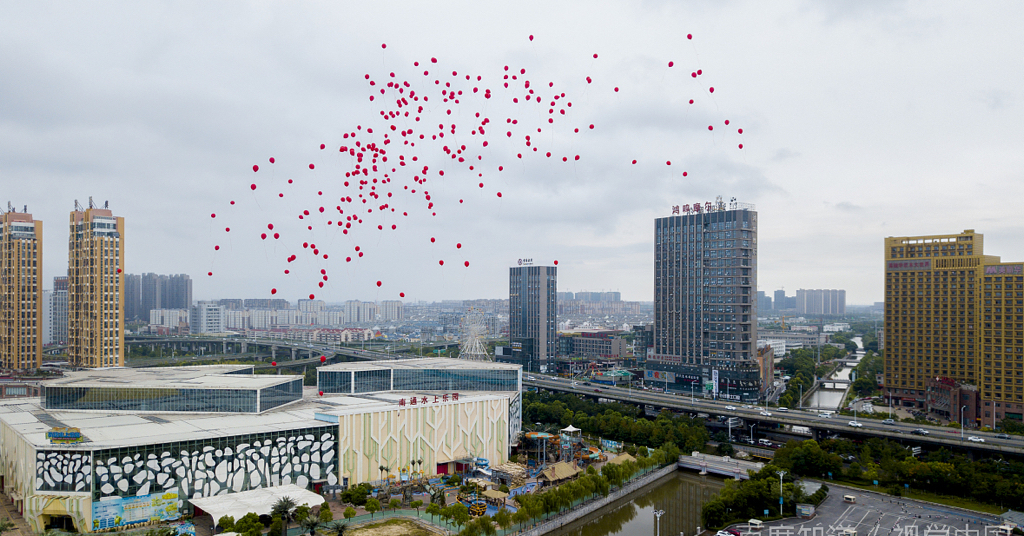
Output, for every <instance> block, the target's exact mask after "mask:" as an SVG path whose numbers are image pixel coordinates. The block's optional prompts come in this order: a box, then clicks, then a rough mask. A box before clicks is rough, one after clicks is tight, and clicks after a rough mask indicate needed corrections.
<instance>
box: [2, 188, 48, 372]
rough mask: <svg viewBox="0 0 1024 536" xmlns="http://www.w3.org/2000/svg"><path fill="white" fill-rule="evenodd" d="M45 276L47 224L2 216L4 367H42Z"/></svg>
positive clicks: (9, 214)
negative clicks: (43, 281)
mask: <svg viewBox="0 0 1024 536" xmlns="http://www.w3.org/2000/svg"><path fill="white" fill-rule="evenodd" d="M8 208H10V206H9V205H8ZM42 273H43V222H41V221H37V220H34V219H33V218H32V215H31V214H28V213H27V210H26V211H24V212H15V211H14V210H9V211H8V212H6V213H4V214H3V215H2V216H0V367H3V368H6V369H17V370H28V369H35V368H39V366H40V365H42V362H43V332H42V329H43V286H42V285H41V284H40V281H39V278H40V277H42Z"/></svg>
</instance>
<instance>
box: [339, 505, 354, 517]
mask: <svg viewBox="0 0 1024 536" xmlns="http://www.w3.org/2000/svg"><path fill="white" fill-rule="evenodd" d="M341 515H343V516H345V519H352V518H353V517H356V509H355V508H352V507H351V506H348V507H346V508H345V511H344V512H342V513H341Z"/></svg>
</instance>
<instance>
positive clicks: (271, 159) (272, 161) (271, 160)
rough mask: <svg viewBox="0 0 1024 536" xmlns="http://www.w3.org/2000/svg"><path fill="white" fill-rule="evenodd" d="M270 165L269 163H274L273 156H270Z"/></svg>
mask: <svg viewBox="0 0 1024 536" xmlns="http://www.w3.org/2000/svg"><path fill="white" fill-rule="evenodd" d="M270 163H271V164H273V163H274V157H273V156H271V157H270Z"/></svg>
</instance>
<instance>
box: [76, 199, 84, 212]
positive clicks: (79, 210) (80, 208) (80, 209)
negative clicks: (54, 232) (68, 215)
mask: <svg viewBox="0 0 1024 536" xmlns="http://www.w3.org/2000/svg"><path fill="white" fill-rule="evenodd" d="M84 210H85V209H84V208H82V205H81V204H80V203H79V202H78V200H77V199H75V212H82V211H84Z"/></svg>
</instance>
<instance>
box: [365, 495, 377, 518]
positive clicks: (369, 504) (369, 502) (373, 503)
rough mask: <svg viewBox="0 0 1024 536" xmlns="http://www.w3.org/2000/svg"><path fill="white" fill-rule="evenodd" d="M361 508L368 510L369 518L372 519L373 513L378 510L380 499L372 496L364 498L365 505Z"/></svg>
mask: <svg viewBox="0 0 1024 536" xmlns="http://www.w3.org/2000/svg"><path fill="white" fill-rule="evenodd" d="M363 508H365V509H366V511H367V512H370V519H373V514H374V513H376V512H379V511H380V501H378V500H377V499H375V498H373V497H371V498H369V499H366V506H364V507H363Z"/></svg>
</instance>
